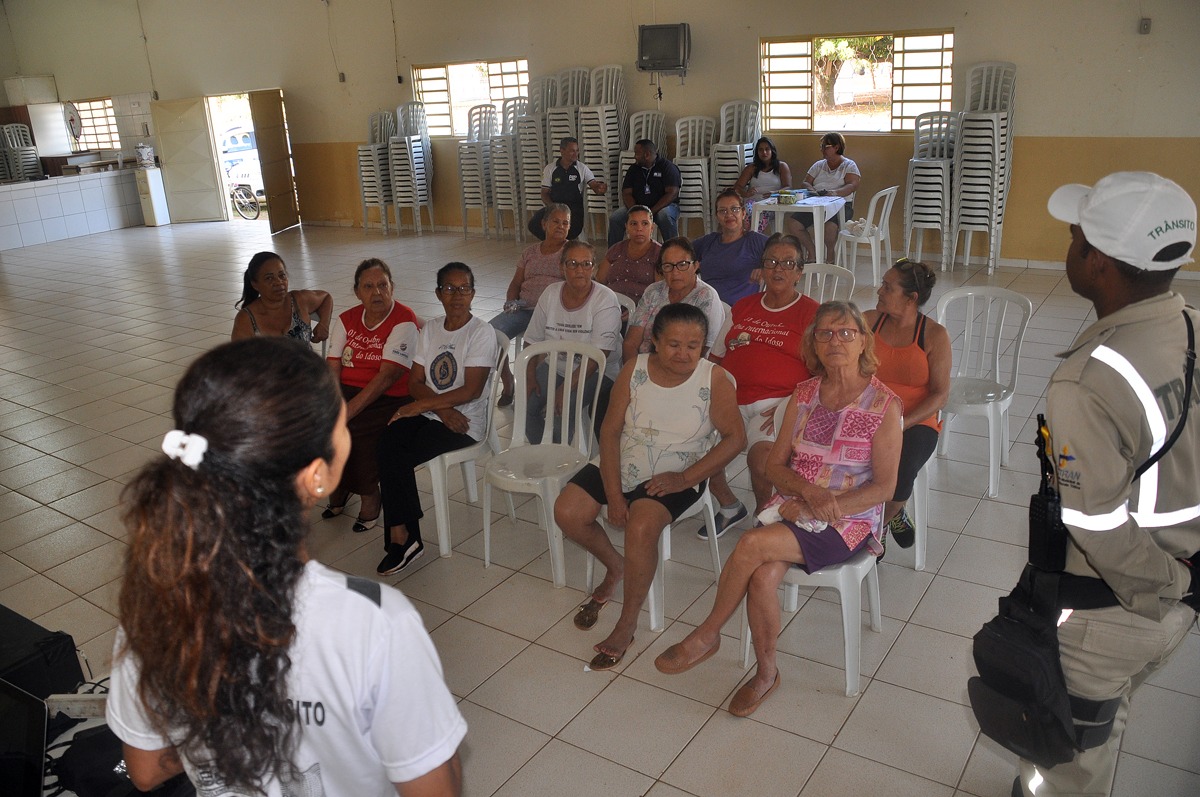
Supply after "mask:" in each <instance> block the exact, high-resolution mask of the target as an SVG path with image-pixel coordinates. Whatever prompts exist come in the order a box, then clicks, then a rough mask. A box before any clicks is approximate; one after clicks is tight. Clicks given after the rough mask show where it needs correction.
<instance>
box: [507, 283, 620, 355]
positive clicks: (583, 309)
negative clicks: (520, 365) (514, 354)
mask: <svg viewBox="0 0 1200 797" xmlns="http://www.w3.org/2000/svg"><path fill="white" fill-rule="evenodd" d="M564 285H566V283H565V282H556V283H554V284H553V285H551V286H550V287H548V288H546V290H545V291H543V292H542V297H541V298H540V299H538V303H537V307H535V308H533V316H532V318H530V320H529V327H528V328H527V329H526V330H525V342H526V343H541V342H542V341H546V340H577V341H580V342H581V343H590V344H592V345H593V346H595V347H596V348H597V349H600V350H601V351H603V352H604V353H605V355H606V357H607V359H606V360H605V363H604V375H605V376H607V377H608V378H609V379H616V378H617V374H619V373H620V372H621V303H620V302H618V301H617V295H616V294H615V293H613V291H612V289H611V288H608V287H607V286H605V285H601V284H600V283H598V282H593V283H592V292H591V294H590V295H589V296H588V298H587V301H586V302H584V303H583V305H581V306H580V307H577V308H576V309H574V310H568V309H567V308H566V307H564V306H563V302H562V292H563V286H564ZM562 365H563V364H562V363H560V368H561V367H562Z"/></svg>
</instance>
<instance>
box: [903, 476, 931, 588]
mask: <svg viewBox="0 0 1200 797" xmlns="http://www.w3.org/2000/svg"><path fill="white" fill-rule="evenodd" d="M930 461H932V458H931V459H927V460H925V464H924V465H922V466H921V469H920V470H919V471H917V478H916V479H915V480H914V481H913V491H912V495H911V496H909V498H908V502H909V503H910V504H911V505H912V510H913V513H912V522H913V531H914V533H913V538H914V548H913V555H914V556H915V557H916V561H915V563H914V564H913V570H924V569H925V548H926V541H927V540H928V538H929V463H930Z"/></svg>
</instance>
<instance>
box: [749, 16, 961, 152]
mask: <svg viewBox="0 0 1200 797" xmlns="http://www.w3.org/2000/svg"><path fill="white" fill-rule="evenodd" d="M953 56H954V32H953V31H949V30H943V31H917V32H903V33H868V34H856V35H852V36H810V37H804V38H788V39H763V40H762V41H761V49H760V96H761V99H762V118H763V129H764V130H766V131H770V132H777V133H786V132H807V131H812V130H858V131H888V130H911V129H912V128H913V124H914V120H915V119H916V117H917V116H918V115H919V114H922V113H926V112H928V111H937V110H950V94H951V90H952V88H953Z"/></svg>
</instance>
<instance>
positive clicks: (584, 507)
mask: <svg viewBox="0 0 1200 797" xmlns="http://www.w3.org/2000/svg"><path fill="white" fill-rule="evenodd" d="M652 334H653V338H654V345H655V351H654V353H653V354H641V355H638V356H637V357H636V358H634V359H633V360H631V361H630V362H627V363H626V364H625V366H624V367H623V368H622V369H621V373H620V375H619V376H618V377H617V382H616V385H615V386H614V387H613V391H612V399H611V402H610V403H609V411H608V415H607V416H606V417H605V419H604V426H603V428H602V429H601V432H600V467H599V468H597V467H596V466H595V465H587V466H585V467H584V469H583V470H581V471H580V472H579V473H578V474H576V476H575V478H573V479H572V480H571V482H570V483H569V484H568V485H567V487H566V489H564V490H563V492H562V494H561V495H559V497H558V500H557V501H556V502H555V504H554V517H555V520H556V521H557V523H558V525H559V527H560V528H561V529H562V530H563V533H564V534H565V535H566V536H567V537H568V538H570V539H572V540H574V541H575V542H577V543H579V544H580V545H582V546H583V547H584V548H586V549H587V550H588V551H589V552H590V553H592V554H593V555H594V556H595V557H596V558H597V559H599V560H600V561H601V563H602V564H603V565H604V567H605V568H606V570H607V572H606V574H605V576H604V580H603V581H602V582H600V585H599V586H598V587H596V589H595V591H594V592H593V593H592V595H591V599H590V600H589V601H588V602H587V603H586V604H584V606H583V607H582V608H581V609H580V610H579V613H578V614H576V616H575V625H576V626H577V627H579V628H581V629H589V628H591V627H592V626H593V625H595V624H596V619H597V617H598V615H599V613H600V610H601V609H603V608H604V606H605V604H607V603H608V602H609V601H610V600H612V598H613V596H614V594H615V593H616V588H617V584H619V583H620V582H621V580H622V578H623V579H624V580H625V593H624V599H623V600H624V602H623V604H622V606H621V616H620V618H618V620H617V624H616V627H615V628H613V631H612V633H611V634H609V635H608V637H607V638H606V639H605V640H604V641H603V642H600V643H599V644H597V645H596V646H595V651H596V656H595V657H594V658H593V659H592V662H591V668H592V669H593V670H607V669H610V668H612V667H615V666H616V665H617V664H618V663H620V661H621V659H622V658H623V657H624V655H625V652H626V651H627V650H628V649H629V646H630V645H632V644H633V635H634V631H635V630H636V629H637V620H638V613H639V612H640V611H641V608H642V604H643V603H644V602H645V600H646V595H647V594H648V593H649V591H650V583H651V581H653V579H654V571H655V568H657V566H658V537H659V535H660V534H662V531H663V529H664V528H665V527H666V526H667V524H668V523H671V522H672V521H673V520H675V519H676V518H678V517H679V516H680V515H681V514H683V512H684V511H685V510H686V509H687V508H688V507H690V506H691V505H692V504H694V503H695V502H696V501H697V500H699V499H700V496H701V495H702V494H703V492H704V483H705V480H706V479H708V478H709V477H710V476H712V475H713V474H714V473H716V472H717V471H719V470H721V469H722V468H724V467H725V466H726V465H727V464H728V463H729V462H730V460H732V459H733V458H734V456H735V455H736V454H737V453H738V452H739V451H741V449H742V446H743V445H744V443H745V440H746V433H745V430H744V428H743V427H742V416H741V414H740V413H739V412H738V407H737V395H736V393H735V390H734V386H733V380H732V379H731V378H730V377H729V374H727V373H725V371H724V370H723V369H722V368H721V367H720V366H718V365H714V364H713V363H711V362H709V361H708V360H705V359H703V356H702V352H703V350H704V341H705V338H706V337H707V335H708V320H707V319H706V318H705V316H704V313H703V312H701V311H700V310H699V309H698V308H696V307H694V306H692V305H686V304H669V305H667V306H666V307H663V308H662V309H661V310H660V311H659V312H658V313H657V316H656V317H655V320H654V327H653V332H652ZM714 430H715V431H716V432H717V435H718V436H719V437H720V442H718V443H717V444H716V445H715V446H714V445H712V437H713V434H712V433H713V431H714ZM602 506H607V507H608V522H609V523H610V524H611V525H613V526H615V527H617V528H624V529H625V555H624V556H621V554H620V553H618V552H617V550H616V548H614V547H613V544H612V542H611V541H609V539H608V535H607V534H606V533H605V531H604V529H603V528H602V527H601V526H600V524H599V523H597V522H596V519H597V518H598V517H599V515H600V508H601V507H602Z"/></svg>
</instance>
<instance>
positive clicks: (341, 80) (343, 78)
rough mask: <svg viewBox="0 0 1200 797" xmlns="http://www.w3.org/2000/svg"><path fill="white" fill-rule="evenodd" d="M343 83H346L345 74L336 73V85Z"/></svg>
mask: <svg viewBox="0 0 1200 797" xmlns="http://www.w3.org/2000/svg"><path fill="white" fill-rule="evenodd" d="M345 82H346V73H345V72H338V83H345Z"/></svg>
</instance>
